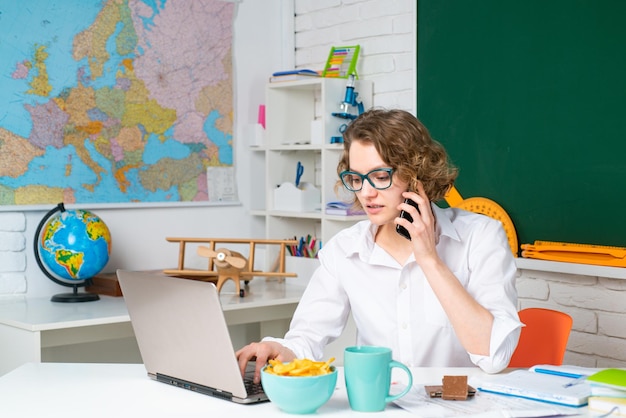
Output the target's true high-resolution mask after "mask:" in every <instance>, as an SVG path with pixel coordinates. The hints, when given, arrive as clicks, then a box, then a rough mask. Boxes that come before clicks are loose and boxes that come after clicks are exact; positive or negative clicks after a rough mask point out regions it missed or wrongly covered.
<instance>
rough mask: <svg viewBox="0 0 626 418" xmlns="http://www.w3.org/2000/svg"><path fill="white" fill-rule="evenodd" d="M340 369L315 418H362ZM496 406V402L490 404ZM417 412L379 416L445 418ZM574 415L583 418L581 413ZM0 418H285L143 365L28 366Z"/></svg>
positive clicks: (423, 378) (2, 386) (0, 384)
mask: <svg viewBox="0 0 626 418" xmlns="http://www.w3.org/2000/svg"><path fill="white" fill-rule="evenodd" d="M338 370H339V376H338V379H337V389H336V390H335V393H334V394H333V396H332V398H331V399H330V400H329V401H328V403H326V404H325V405H323V406H322V407H321V408H320V409H319V410H318V411H317V414H316V415H321V416H339V417H344V416H345V417H347V416H359V417H363V416H364V414H363V413H360V412H354V411H352V410H351V409H350V405H349V403H348V397H347V393H346V390H345V385H344V380H343V369H342V368H341V367H339V368H338ZM411 371H412V373H413V379H414V386H416V385H423V384H438V383H439V384H440V382H441V379H442V377H443V376H444V375H467V376H468V377H469V378H470V379H472V378H489V375H486V374H485V373H483V372H481V371H480V369H478V368H412V369H411ZM403 375H404V373H402V372H399V373H398V374H397V375H396V374H394V381H396V382H397V383H396V384H400V385H401V384H402V383H403V381H404V380H403V377H402V376H403ZM418 393H421V391H420V390H419V389H417V388H415V387H414V388H413V389H412V391H411V392H410V393H409V395H411V394H412V396H413V397H415V396H416V395H417V394H418ZM407 396H408V395H407ZM505 398H509V397H505ZM440 402H453V404H454V405H456V406H458V407H460V406H462V405H463V404H464V402H462V401H440ZM421 403H422V404H423V403H424V402H423V401H421ZM498 404H499V402H496V403H492V405H498ZM450 405H452V404H450ZM468 405H469V404H468ZM436 407H437V406H434V407H433V408H436ZM420 408H421V409H420V411H424V412H423V414H422V413H417V414H416V413H415V411H411V410H410V409H409V410H407V409H402V408H400V407H398V406H397V405H395V404H389V405H388V406H387V408H386V409H385V411H384V413H383V414H379V415H378V416H385V417H388V416H405V417H408V416H429V417H441V416H444V415H442V413H443V412H442V410H436V411H437V412H434V413H433V410H432V409H431V410H429V409H428V408H426V409H424V408H423V407H420ZM498 408H499V406H498V407H493V408H489V411H481V412H480V413H479V414H476V413H474V414H473V415H472V416H474V417H475V416H478V415H480V416H481V417H489V418H493V417H503V416H505V415H504V414H502V411H499V410H498ZM575 410H576V408H574V410H573V412H572V414H573V413H576V411H575ZM578 412H579V413H581V414H582V415H583V416H587V415H586V414H587V411H586V409H584V408H583V409H581V410H580V411H578ZM466 415H468V414H467V413H457V412H454V411H452V412H450V411H448V413H447V415H445V416H466ZM0 416H2V417H5V416H6V417H11V418H15V417H36V416H41V417H47V418H48V417H64V418H73V417H77V418H78V417H80V418H84V417H164V416H167V417H208V416H214V417H231V416H233V417H247V416H254V417H255V418H263V417H286V416H289V415H288V414H286V413H283V412H282V411H280V410H279V409H278V408H277V407H276V406H275V405H274V404H272V403H271V402H266V403H261V404H255V405H240V404H236V403H232V402H229V401H225V400H222V399H217V398H212V397H210V396H207V395H202V394H199V393H196V392H191V391H187V390H185V389H181V388H177V387H173V386H169V385H166V384H164V383H160V382H156V381H154V380H152V379H150V378H148V377H147V375H146V371H145V369H144V367H143V365H141V364H93V363H28V364H25V365H23V366H21V367H19V368H17V369H15V370H13V371H12V372H10V373H8V374H6V375H4V376H2V377H0Z"/></svg>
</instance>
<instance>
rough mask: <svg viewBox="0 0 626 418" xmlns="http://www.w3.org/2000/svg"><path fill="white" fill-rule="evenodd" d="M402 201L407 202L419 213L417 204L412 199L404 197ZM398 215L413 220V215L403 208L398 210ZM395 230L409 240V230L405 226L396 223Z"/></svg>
mask: <svg viewBox="0 0 626 418" xmlns="http://www.w3.org/2000/svg"><path fill="white" fill-rule="evenodd" d="M404 203H408V204H409V205H411V206H413V207H414V208H415V209H417V213H421V212H420V209H419V207H418V206H417V203H415V202H414V201H413V200H411V199H404ZM400 217H401V218H404V219H406V220H407V221H409V222H413V217H412V216H411V214H410V213H408V212H405V211H404V210H402V211H401V212H400ZM396 232H397V233H398V234H400V235H402V236H403V237H404V238H406V239H408V240H409V241H411V235H410V234H409V231H407V230H406V228H405V227H403V226H402V225H396Z"/></svg>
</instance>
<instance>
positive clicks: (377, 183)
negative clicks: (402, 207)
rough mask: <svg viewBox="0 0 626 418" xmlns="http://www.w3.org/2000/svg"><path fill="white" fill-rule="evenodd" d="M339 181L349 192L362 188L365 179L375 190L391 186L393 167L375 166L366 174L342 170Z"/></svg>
mask: <svg viewBox="0 0 626 418" xmlns="http://www.w3.org/2000/svg"><path fill="white" fill-rule="evenodd" d="M339 177H340V178H341V182H342V183H343V185H344V186H345V187H346V189H348V190H350V191H351V192H358V191H359V190H361V189H362V188H363V181H364V180H366V179H367V181H368V182H369V184H371V185H372V187H373V188H375V189H376V190H385V189H388V188H389V187H391V178H392V177H393V168H377V169H376V170H372V171H370V172H369V173H367V174H360V173H356V172H354V171H348V170H346V171H342V172H341V174H339Z"/></svg>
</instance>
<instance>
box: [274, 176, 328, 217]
mask: <svg viewBox="0 0 626 418" xmlns="http://www.w3.org/2000/svg"><path fill="white" fill-rule="evenodd" d="M321 202H322V195H321V193H320V189H318V188H317V187H315V186H314V185H312V184H310V183H306V182H303V183H301V184H300V187H296V186H295V185H294V184H293V183H290V182H285V183H283V184H281V185H280V186H279V187H277V188H276V189H274V210H284V211H290V212H312V211H314V210H319V209H320V206H321Z"/></svg>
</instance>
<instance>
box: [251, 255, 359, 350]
mask: <svg viewBox="0 0 626 418" xmlns="http://www.w3.org/2000/svg"><path fill="white" fill-rule="evenodd" d="M325 249H326V247H325V248H324V249H322V250H321V251H320V254H319V257H320V262H321V264H320V266H319V267H318V268H317V269H316V270H315V272H314V273H313V276H312V277H311V280H310V281H309V284H308V286H307V288H306V290H305V291H304V294H303V295H302V298H301V299H300V303H298V307H297V308H296V311H295V312H294V315H293V318H292V320H291V324H290V326H289V331H288V332H287V333H286V334H285V337H284V338H274V337H265V338H263V341H276V342H278V343H280V344H282V345H284V346H285V347H287V348H289V349H290V350H291V351H293V352H294V354H295V355H296V357H297V358H310V359H312V360H317V361H319V360H322V357H323V355H324V348H325V347H326V345H327V344H329V343H331V342H332V341H334V340H335V339H337V338H338V337H339V336H340V335H341V333H342V332H343V329H344V328H345V325H346V322H347V319H348V315H349V314H350V304H349V301H348V297H347V295H346V293H345V291H344V289H343V288H342V287H341V285H340V283H339V281H338V280H336V279H335V278H334V277H333V276H332V274H331V273H330V270H329V268H328V263H330V262H333V260H327V259H326V258H325V257H324V253H325V251H324V250H325ZM326 253H327V251H326Z"/></svg>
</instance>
